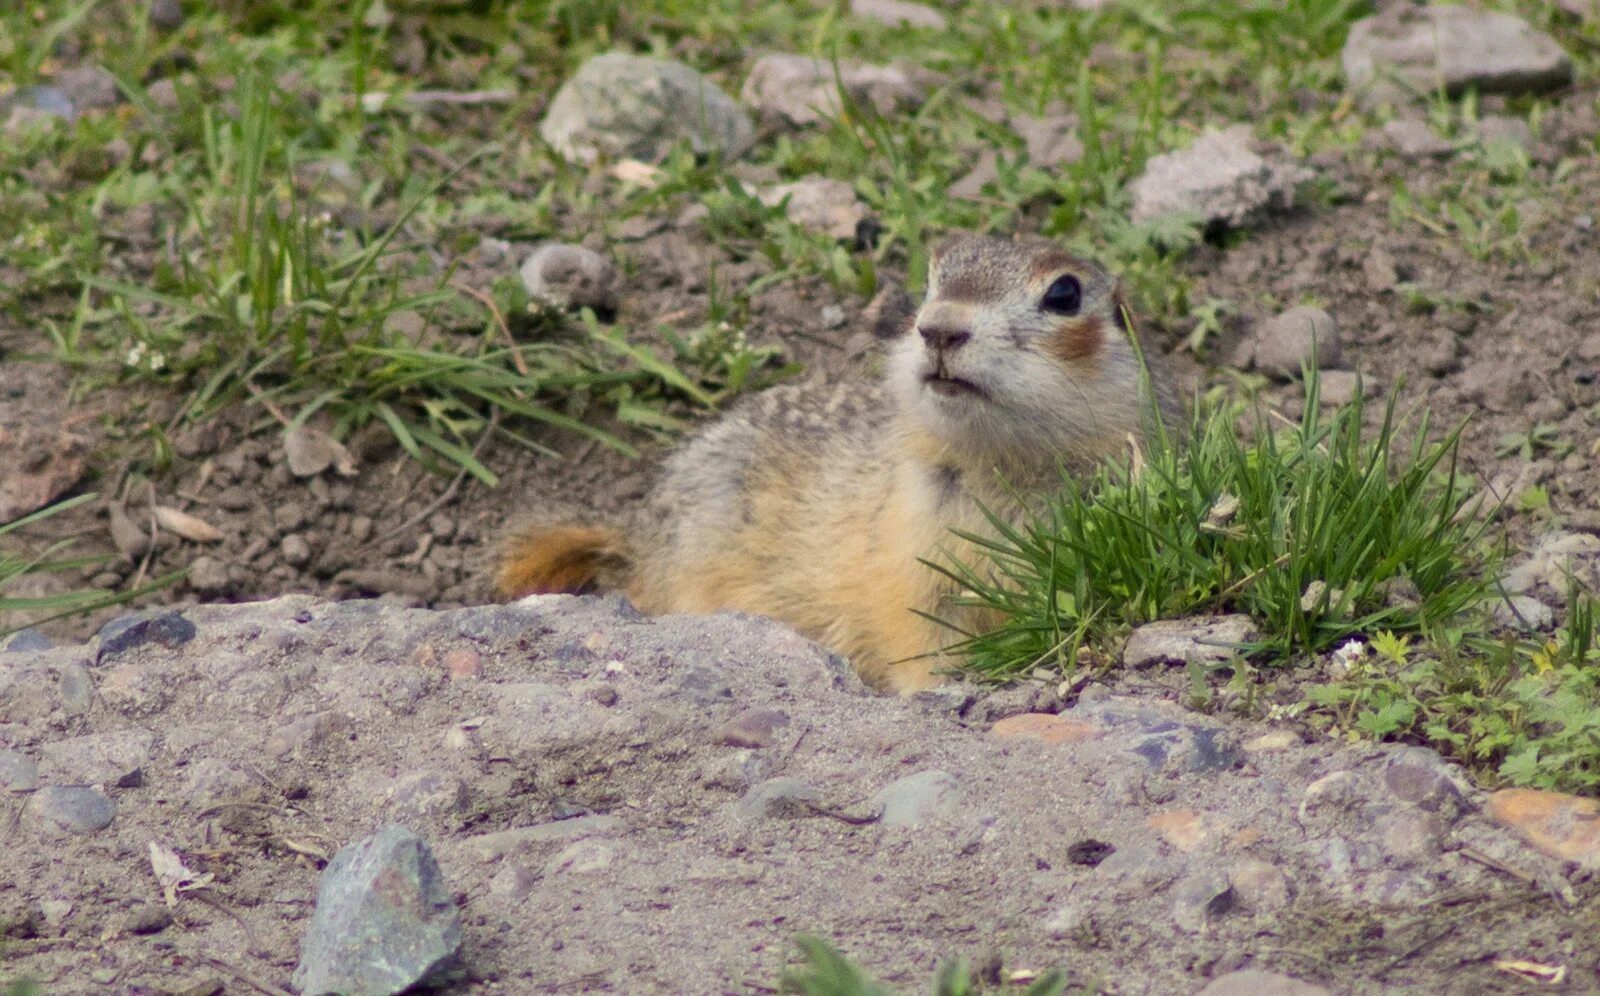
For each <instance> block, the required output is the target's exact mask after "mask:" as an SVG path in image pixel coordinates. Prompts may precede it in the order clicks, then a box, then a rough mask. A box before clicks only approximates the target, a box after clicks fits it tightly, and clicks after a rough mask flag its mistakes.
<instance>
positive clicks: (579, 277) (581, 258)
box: [520, 242, 617, 312]
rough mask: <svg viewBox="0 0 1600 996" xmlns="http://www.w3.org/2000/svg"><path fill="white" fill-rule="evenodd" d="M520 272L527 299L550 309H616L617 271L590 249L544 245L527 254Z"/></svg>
mask: <svg viewBox="0 0 1600 996" xmlns="http://www.w3.org/2000/svg"><path fill="white" fill-rule="evenodd" d="M520 273H521V275H522V285H523V286H524V287H525V288H527V291H528V294H529V296H530V297H533V298H534V299H536V300H538V301H542V302H544V303H545V304H548V305H550V306H551V307H553V308H593V309H594V310H595V311H598V312H611V311H614V310H615V309H616V307H617V268H616V266H615V265H614V264H613V263H612V262H611V260H609V259H607V258H606V257H604V256H602V255H600V254H599V253H597V252H595V251H594V250H592V249H585V248H584V247H583V246H578V245H568V244H565V243H560V242H550V243H546V244H545V245H542V246H540V247H538V248H537V249H535V250H534V251H533V252H532V253H530V254H529V255H528V258H527V259H526V260H525V261H524V262H523V264H522V269H521V271H520Z"/></svg>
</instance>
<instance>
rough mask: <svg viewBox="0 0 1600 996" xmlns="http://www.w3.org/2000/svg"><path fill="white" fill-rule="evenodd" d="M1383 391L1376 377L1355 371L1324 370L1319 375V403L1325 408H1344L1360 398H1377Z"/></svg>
mask: <svg viewBox="0 0 1600 996" xmlns="http://www.w3.org/2000/svg"><path fill="white" fill-rule="evenodd" d="M1382 390H1383V387H1382V385H1380V384H1379V383H1378V380H1377V378H1376V377H1369V376H1364V375H1362V374H1359V373H1357V372H1356V371H1354V370H1323V371H1322V372H1321V373H1319V374H1318V375H1317V402H1318V403H1319V404H1321V405H1322V407H1324V408H1342V407H1344V406H1345V405H1348V404H1350V403H1351V402H1353V401H1355V400H1356V398H1358V397H1360V398H1373V397H1377V396H1378V394H1380V393H1382Z"/></svg>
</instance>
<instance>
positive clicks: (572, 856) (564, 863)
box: [544, 840, 616, 877]
mask: <svg viewBox="0 0 1600 996" xmlns="http://www.w3.org/2000/svg"><path fill="white" fill-rule="evenodd" d="M615 857H616V851H615V850H614V849H613V848H612V847H611V846H610V845H609V844H605V843H602V842H601V841H598V840H579V841H574V842H573V843H571V844H568V845H567V846H566V847H564V848H562V849H561V850H560V851H558V852H557V853H556V854H555V856H554V857H552V858H551V859H550V860H549V861H547V862H545V865H544V873H545V876H546V877H554V876H556V875H585V874H588V873H590V872H597V871H605V870H606V869H607V868H610V867H611V862H612V860H613V859H614V858H615Z"/></svg>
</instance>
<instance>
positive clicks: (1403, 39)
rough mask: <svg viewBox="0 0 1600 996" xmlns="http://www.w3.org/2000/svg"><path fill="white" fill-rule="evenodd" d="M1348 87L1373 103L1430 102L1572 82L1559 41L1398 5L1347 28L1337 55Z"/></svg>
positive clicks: (1522, 24) (1472, 12) (1508, 21)
mask: <svg viewBox="0 0 1600 996" xmlns="http://www.w3.org/2000/svg"><path fill="white" fill-rule="evenodd" d="M1340 60H1341V62H1342V63H1343V66H1344V74H1345V80H1346V84H1347V86H1348V87H1349V88H1350V89H1351V90H1352V91H1354V92H1356V93H1357V95H1358V96H1360V97H1362V99H1363V100H1365V101H1367V102H1368V103H1378V102H1382V101H1385V100H1394V99H1404V98H1408V97H1411V96H1413V95H1415V96H1418V97H1425V96H1427V95H1428V94H1430V93H1432V92H1433V91H1434V89H1435V88H1436V87H1438V86H1441V85H1442V86H1443V87H1444V90H1445V92H1446V93H1447V94H1450V95H1451V96H1459V95H1460V94H1461V93H1462V92H1463V91H1465V90H1467V89H1476V90H1478V91H1479V92H1481V93H1505V94H1531V93H1544V92H1546V91H1549V90H1554V89H1557V88H1558V87H1562V86H1565V85H1567V84H1568V83H1570V82H1571V81H1572V59H1571V57H1570V56H1568V55H1567V53H1566V51H1564V50H1563V49H1562V48H1561V46H1560V45H1559V44H1557V42H1556V40H1555V39H1554V38H1551V37H1550V36H1549V35H1547V34H1545V33H1544V32H1542V31H1539V30H1538V29H1536V28H1534V27H1533V26H1532V25H1530V24H1528V23H1527V22H1526V21H1523V20H1521V19H1520V18H1517V17H1514V16H1512V15H1510V14H1502V13H1498V12H1494V11H1484V10H1479V9H1477V8H1474V7H1467V6H1456V5H1454V4H1438V5H1434V6H1429V7H1413V6H1411V5H1409V4H1402V5H1395V6H1392V7H1389V8H1387V9H1385V10H1384V11H1383V12H1382V13H1379V14H1376V15H1374V16H1372V17H1367V18H1363V19H1362V20H1359V21H1357V22H1355V23H1354V24H1352V25H1351V26H1350V34H1349V35H1348V36H1347V38H1346V39H1345V44H1344V51H1343V52H1342V53H1341V55H1340Z"/></svg>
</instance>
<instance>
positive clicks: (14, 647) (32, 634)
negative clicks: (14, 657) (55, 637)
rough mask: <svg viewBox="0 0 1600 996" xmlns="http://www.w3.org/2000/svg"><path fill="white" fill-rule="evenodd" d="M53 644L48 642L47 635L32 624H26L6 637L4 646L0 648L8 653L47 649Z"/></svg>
mask: <svg viewBox="0 0 1600 996" xmlns="http://www.w3.org/2000/svg"><path fill="white" fill-rule="evenodd" d="M53 646H55V644H53V643H51V642H50V638H49V637H48V636H45V635H44V634H43V633H41V632H39V631H38V630H36V629H34V628H33V627H32V626H27V627H24V628H22V629H19V630H17V631H16V632H15V633H12V634H11V635H10V636H9V637H7V638H6V642H5V646H3V647H0V650H4V651H6V652H8V653H13V652H14V653H23V652H25V651H29V650H49V649H50V648H51V647H53Z"/></svg>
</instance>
